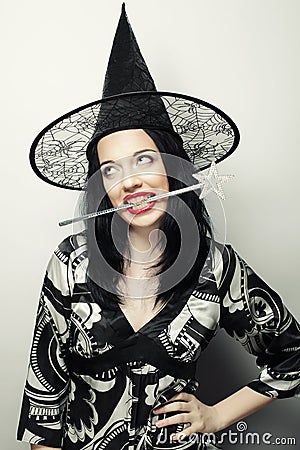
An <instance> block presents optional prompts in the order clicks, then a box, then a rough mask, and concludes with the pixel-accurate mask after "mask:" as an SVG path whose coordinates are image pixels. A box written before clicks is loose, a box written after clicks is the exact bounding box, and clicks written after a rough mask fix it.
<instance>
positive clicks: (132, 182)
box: [122, 174, 143, 192]
mask: <svg viewBox="0 0 300 450" xmlns="http://www.w3.org/2000/svg"><path fill="white" fill-rule="evenodd" d="M122 184H123V189H124V191H125V192H132V191H134V190H135V189H136V188H139V187H141V186H142V184H143V181H142V179H141V178H140V177H139V176H138V174H131V175H129V176H127V177H126V178H124V179H123V181H122Z"/></svg>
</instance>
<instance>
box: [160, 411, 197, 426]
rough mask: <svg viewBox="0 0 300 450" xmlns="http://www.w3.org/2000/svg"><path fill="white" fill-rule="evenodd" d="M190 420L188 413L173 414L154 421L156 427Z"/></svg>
mask: <svg viewBox="0 0 300 450" xmlns="http://www.w3.org/2000/svg"><path fill="white" fill-rule="evenodd" d="M189 421H190V419H189V414H186V413H183V414H175V415H174V416H171V417H167V418H166V419H160V420H158V421H157V422H156V426H157V427H158V428H162V427H168V426H169V425H176V424H178V423H188V422H189Z"/></svg>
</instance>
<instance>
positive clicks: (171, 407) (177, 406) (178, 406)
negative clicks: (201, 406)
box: [153, 401, 191, 414]
mask: <svg viewBox="0 0 300 450" xmlns="http://www.w3.org/2000/svg"><path fill="white" fill-rule="evenodd" d="M172 411H186V412H189V411H191V407H190V406H189V404H188V403H187V402H183V401H176V402H172V403H166V404H165V405H163V406H159V407H158V408H155V409H154V410H153V413H154V414H165V413H167V412H172Z"/></svg>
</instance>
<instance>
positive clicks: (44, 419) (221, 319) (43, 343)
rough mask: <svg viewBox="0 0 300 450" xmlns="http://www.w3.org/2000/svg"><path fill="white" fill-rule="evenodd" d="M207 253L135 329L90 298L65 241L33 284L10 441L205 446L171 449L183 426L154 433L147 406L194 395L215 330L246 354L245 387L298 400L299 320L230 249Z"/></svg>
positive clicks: (91, 446)
mask: <svg viewBox="0 0 300 450" xmlns="http://www.w3.org/2000/svg"><path fill="white" fill-rule="evenodd" d="M215 251H216V252H219V254H218V255H216V256H217V257H216V260H219V261H220V262H219V264H218V265H217V267H216V269H215V270H214V271H213V272H212V273H210V275H209V276H208V277H207V278H205V279H202V280H201V283H200V282H199V283H197V284H196V285H195V286H193V287H192V288H191V290H190V291H189V292H187V293H186V295H185V296H183V297H182V298H181V299H180V301H177V302H176V303H174V304H173V303H168V304H167V305H166V306H164V307H163V308H162V309H161V310H160V311H159V312H158V313H157V315H156V316H155V317H153V318H152V319H151V320H149V321H148V322H147V323H146V324H145V325H144V326H142V327H141V328H140V329H139V331H138V332H135V331H134V330H133V328H132V326H131V325H130V323H129V321H128V320H127V319H126V316H125V315H124V313H123V312H122V309H121V308H120V307H119V308H118V309H117V311H111V310H102V309H101V308H100V306H99V305H98V304H97V303H95V302H94V301H93V298H92V296H91V294H90V292H89V291H88V289H87V285H86V270H87V248H86V241H85V238H84V236H83V235H82V234H80V233H79V234H77V235H71V236H70V237H68V238H66V239H65V240H64V241H63V242H62V243H61V244H60V245H59V246H58V248H57V249H56V250H55V252H54V254H53V255H52V257H51V259H50V261H49V263H48V267H47V270H46V275H45V278H44V283H43V287H42V291H41V296H40V301H39V306H38V311H37V318H36V325H35V330H34V335H33V341H32V346H31V352H30V364H29V369H28V376H27V380H26V386H25V389H24V396H23V402H22V409H21V414H20V420H19V427H18V433H17V438H18V440H21V441H25V442H30V443H32V444H39V445H44V446H49V447H61V448H62V449H64V450H79V449H82V450H83V449H85V450H119V449H123V450H125V449H126V450H142V449H143V450H150V449H151V450H152V449H165V450H166V449H176V448H178V449H179V448H180V449H186V448H189V449H200V448H201V449H211V448H216V447H214V446H213V445H210V444H207V445H204V444H203V445H202V446H200V444H199V440H198V441H197V442H196V437H197V436H196V437H195V435H194V438H195V440H194V441H193V439H194V438H193V439H191V438H190V439H188V438H186V442H185V443H183V441H182V440H181V441H180V443H179V442H177V443H176V441H172V439H171V438H170V436H171V435H172V434H173V433H176V432H180V431H182V430H183V429H184V427H185V426H186V425H185V424H178V425H172V426H169V427H166V428H163V429H159V428H156V427H155V423H156V421H157V420H158V419H161V418H162V417H163V415H161V416H157V415H154V414H153V409H154V408H155V407H157V406H158V405H160V404H161V403H164V402H166V401H167V400H168V399H170V398H171V397H172V396H173V395H175V394H176V393H178V392H180V391H184V392H189V393H193V392H194V391H195V390H196V389H197V387H198V385H199V382H198V381H197V380H196V379H195V370H196V362H197V360H198V358H199V357H200V355H201V353H202V351H203V350H204V349H205V348H206V346H207V345H208V344H209V342H210V340H211V339H212V338H213V337H214V336H215V334H216V332H217V329H218V328H224V329H225V330H226V332H227V333H228V334H229V335H230V336H232V337H233V338H234V339H236V340H238V341H239V342H240V343H241V344H242V345H243V347H244V348H245V349H246V350H247V351H248V352H249V353H251V354H253V355H255V356H256V357H257V358H256V362H257V366H258V367H259V368H260V370H261V371H260V374H259V376H258V378H257V379H255V380H253V381H251V382H250V383H249V384H248V386H249V388H251V389H253V390H254V391H257V392H259V393H261V394H263V395H266V396H268V397H274V398H287V397H293V396H295V397H299V396H300V352H299V349H300V325H299V323H298V322H297V321H296V319H295V318H294V317H293V315H292V314H291V313H290V312H289V310H288V309H287V308H286V306H285V305H284V304H283V302H282V300H281V298H280V297H279V295H278V294H277V293H276V292H274V290H272V289H271V288H270V287H269V286H268V285H267V284H266V283H265V282H264V281H263V280H262V279H261V278H260V277H259V276H258V275H257V274H256V273H255V272H254V271H253V270H252V269H251V267H249V266H248V264H247V263H246V262H245V261H244V260H243V259H242V258H241V257H240V256H239V255H238V254H237V252H235V250H234V249H233V248H232V247H231V245H229V244H226V245H225V246H224V247H223V248H222V251H221V246H220V247H218V246H217V248H216V250H215Z"/></svg>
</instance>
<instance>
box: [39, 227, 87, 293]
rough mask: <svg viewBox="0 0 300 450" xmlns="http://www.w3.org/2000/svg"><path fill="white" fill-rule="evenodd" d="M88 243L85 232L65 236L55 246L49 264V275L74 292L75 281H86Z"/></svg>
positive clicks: (55, 281) (65, 288)
mask: <svg viewBox="0 0 300 450" xmlns="http://www.w3.org/2000/svg"><path fill="white" fill-rule="evenodd" d="M86 268H87V245H86V237H85V235H84V233H83V232H81V233H77V234H71V235H69V236H67V237H66V238H64V239H63V240H62V241H61V242H60V243H59V244H58V245H57V247H56V248H55V250H54V252H53V253H52V255H51V257H50V260H49V262H48V265H47V270H46V272H47V277H48V278H50V279H51V280H52V281H53V283H55V284H56V285H59V286H60V288H61V289H64V290H65V291H67V290H68V291H69V293H72V291H73V289H74V285H75V283H83V282H84V281H85V276H86Z"/></svg>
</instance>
